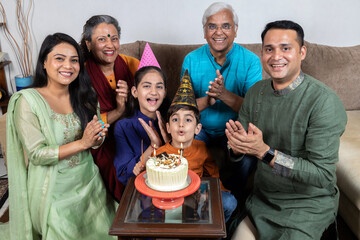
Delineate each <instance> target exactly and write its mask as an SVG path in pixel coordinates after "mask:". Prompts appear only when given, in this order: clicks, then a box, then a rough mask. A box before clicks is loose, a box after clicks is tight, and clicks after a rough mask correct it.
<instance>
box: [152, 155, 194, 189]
mask: <svg viewBox="0 0 360 240" xmlns="http://www.w3.org/2000/svg"><path fill="white" fill-rule="evenodd" d="M146 175H147V179H146V184H147V185H148V186H149V187H150V188H152V189H154V190H158V191H177V190H180V189H183V188H185V187H186V186H187V185H188V182H187V177H188V161H187V160H186V158H184V157H180V155H176V154H167V153H162V154H159V155H157V156H154V157H151V158H149V160H148V161H147V162H146Z"/></svg>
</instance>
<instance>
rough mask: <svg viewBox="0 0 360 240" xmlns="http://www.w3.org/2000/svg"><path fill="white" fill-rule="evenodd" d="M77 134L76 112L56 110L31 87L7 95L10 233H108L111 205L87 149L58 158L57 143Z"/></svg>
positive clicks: (17, 236)
mask: <svg viewBox="0 0 360 240" xmlns="http://www.w3.org/2000/svg"><path fill="white" fill-rule="evenodd" d="M81 136H82V130H81V127H80V120H79V118H78V117H77V115H76V114H75V113H70V114H67V115H62V114H58V113H55V112H54V111H52V110H51V109H50V107H49V105H48V104H47V102H46V101H45V100H44V98H43V97H42V96H41V95H40V94H39V93H38V92H37V91H36V90H35V89H27V90H22V91H20V92H18V93H16V94H14V95H13V96H12V98H11V100H10V104H9V109H8V115H7V144H8V145H7V159H8V176H9V200H10V203H9V206H10V222H9V225H10V239H21V240H22V239H49V240H50V239H51V240H54V239H67V240H70V239H74V240H75V239H113V237H111V236H109V235H108V231H109V228H110V226H111V223H112V220H113V218H114V215H115V207H116V206H115V203H114V201H112V200H110V198H108V197H107V194H106V190H105V187H104V184H103V182H102V179H101V176H100V174H99V170H98V168H97V166H96V165H95V164H94V162H93V159H92V156H91V154H90V151H89V150H87V151H82V152H80V153H78V154H76V155H73V156H72V157H70V158H68V159H64V160H61V161H58V153H59V146H60V145H64V144H66V143H69V142H72V141H74V140H77V139H80V138H81ZM23 148H24V150H25V152H26V154H27V156H28V158H29V163H28V166H26V164H25V159H24V154H23V153H24V152H23ZM3 228H4V226H2V229H3ZM2 237H5V238H6V239H9V238H8V237H9V236H7V237H6V236H1V238H2Z"/></svg>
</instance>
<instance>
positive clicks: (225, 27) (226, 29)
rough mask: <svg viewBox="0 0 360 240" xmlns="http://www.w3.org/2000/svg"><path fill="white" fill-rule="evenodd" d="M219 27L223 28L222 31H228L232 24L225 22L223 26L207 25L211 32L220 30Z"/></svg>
mask: <svg viewBox="0 0 360 240" xmlns="http://www.w3.org/2000/svg"><path fill="white" fill-rule="evenodd" d="M218 28H221V30H222V31H224V32H226V31H230V30H231V28H232V25H230V24H228V23H225V24H223V25H221V26H217V25H216V24H211V23H210V24H208V25H207V26H206V29H207V30H208V31H210V32H215V31H217V30H218Z"/></svg>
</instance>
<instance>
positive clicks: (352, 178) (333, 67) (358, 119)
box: [0, 41, 360, 239]
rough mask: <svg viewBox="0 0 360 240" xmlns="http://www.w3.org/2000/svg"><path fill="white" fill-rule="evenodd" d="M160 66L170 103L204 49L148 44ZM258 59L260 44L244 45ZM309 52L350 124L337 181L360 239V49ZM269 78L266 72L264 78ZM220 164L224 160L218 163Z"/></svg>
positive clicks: (139, 45) (307, 65) (131, 50)
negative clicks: (189, 59) (193, 57)
mask: <svg viewBox="0 0 360 240" xmlns="http://www.w3.org/2000/svg"><path fill="white" fill-rule="evenodd" d="M145 44H146V42H145V41H136V42H133V43H127V44H122V45H121V46H120V52H121V53H123V54H125V55H129V56H132V57H135V58H137V59H140V58H141V55H142V51H143V49H144V47H145ZM149 44H150V46H151V48H152V50H153V52H154V54H155V56H156V58H157V59H158V62H159V64H160V66H161V68H162V69H163V71H164V72H165V74H166V76H167V81H168V82H167V83H168V84H167V86H168V96H169V98H170V99H172V98H173V96H174V95H175V93H176V90H177V88H178V86H179V80H180V72H181V65H182V62H183V59H184V57H185V56H186V54H188V53H189V52H191V51H193V50H195V49H197V48H199V47H200V46H202V45H201V44H198V45H174V44H157V43H149ZM241 45H242V46H243V47H245V48H247V49H249V50H250V51H252V52H254V53H255V54H257V55H258V56H260V53H261V44H241ZM305 45H306V47H307V49H308V51H307V57H306V59H305V60H304V61H303V64H302V69H303V71H304V72H305V73H307V74H309V75H311V76H313V77H315V78H317V79H318V80H320V81H322V82H324V83H325V84H326V85H328V86H329V87H330V88H332V89H333V90H334V91H335V92H336V93H337V94H338V96H339V97H340V99H341V100H342V101H343V103H344V106H345V109H346V110H347V115H348V123H347V126H346V130H345V133H344V134H343V136H342V137H341V143H340V151H339V156H340V158H339V162H338V163H337V178H338V186H339V188H340V206H339V214H340V215H341V217H342V218H343V219H344V220H345V222H346V223H347V225H348V226H349V227H350V228H351V230H352V231H353V232H354V234H355V235H356V236H357V237H358V238H359V239H360V160H358V158H359V157H358V156H360V97H359V95H357V94H359V92H360V45H358V46H353V47H331V46H325V45H319V44H314V43H309V42H306V43H305ZM267 77H268V75H267V74H266V73H265V72H263V78H267ZM4 122H5V116H2V117H1V118H0V141H1V143H2V144H1V145H2V149H3V150H4V147H3V146H4V141H5V138H4V129H5V127H4V126H5V124H4ZM217 160H218V161H219V160H220V162H221V159H217Z"/></svg>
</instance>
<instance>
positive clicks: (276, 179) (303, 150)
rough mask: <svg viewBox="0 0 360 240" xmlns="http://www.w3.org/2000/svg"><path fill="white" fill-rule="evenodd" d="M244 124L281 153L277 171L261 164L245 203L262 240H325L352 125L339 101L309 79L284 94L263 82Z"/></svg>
mask: <svg viewBox="0 0 360 240" xmlns="http://www.w3.org/2000/svg"><path fill="white" fill-rule="evenodd" d="M297 80H298V79H297ZM239 121H240V122H241V123H242V124H243V126H244V127H246V128H247V126H248V123H249V122H251V123H253V124H254V125H256V126H257V127H258V128H259V129H260V130H261V131H262V132H263V139H264V142H265V143H266V144H268V145H269V146H270V147H272V148H275V149H276V150H278V156H277V158H276V161H275V166H274V168H272V167H270V166H269V165H267V164H265V163H263V162H261V161H258V165H257V171H256V173H255V179H254V191H253V194H252V195H251V196H250V197H249V198H248V200H247V203H246V207H247V209H248V211H249V217H250V218H251V219H252V220H253V223H254V224H255V226H256V228H257V230H258V232H259V235H260V239H267V240H268V239H276V240H279V239H292V240H294V239H301V240H303V239H320V237H321V235H322V233H323V231H324V230H325V229H326V228H327V227H328V226H329V225H330V224H331V223H332V222H333V221H334V220H335V219H336V214H337V209H338V199H339V190H338V188H337V186H336V174H335V163H336V162H337V161H338V150H339V143H340V136H341V134H342V133H343V132H344V130H345V125H346V121H347V117H346V112H345V109H344V106H343V104H342V102H341V101H340V99H339V98H338V96H337V95H336V94H335V93H334V92H333V91H332V90H331V89H330V88H328V87H327V86H326V85H324V84H323V83H321V82H319V81H317V80H315V79H314V78H312V77H310V76H308V75H305V77H304V79H303V81H302V82H301V84H300V85H298V86H296V87H295V88H294V89H292V90H290V91H289V92H286V93H284V94H276V93H275V92H274V90H273V88H272V86H271V79H267V80H263V81H260V82H258V83H256V84H255V85H254V86H253V87H252V88H251V89H250V90H249V92H248V93H247V95H246V97H245V100H244V102H243V105H242V108H241V110H240V112H239ZM233 160H234V161H236V159H233Z"/></svg>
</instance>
